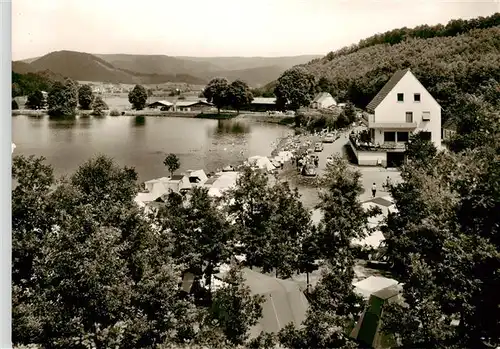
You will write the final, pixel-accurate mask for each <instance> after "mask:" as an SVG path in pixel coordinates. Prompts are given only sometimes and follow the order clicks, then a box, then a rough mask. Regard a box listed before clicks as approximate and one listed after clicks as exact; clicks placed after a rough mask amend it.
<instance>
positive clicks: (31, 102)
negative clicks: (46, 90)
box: [25, 90, 45, 109]
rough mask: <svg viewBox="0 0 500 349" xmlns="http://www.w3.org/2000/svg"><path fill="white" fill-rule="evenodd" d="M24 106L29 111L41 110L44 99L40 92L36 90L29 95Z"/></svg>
mask: <svg viewBox="0 0 500 349" xmlns="http://www.w3.org/2000/svg"><path fill="white" fill-rule="evenodd" d="M25 105H26V107H27V108H29V109H42V108H43V107H44V105H45V98H44V97H43V93H42V91H38V90H37V91H33V92H32V93H30V94H29V95H28V99H27V100H26V104H25Z"/></svg>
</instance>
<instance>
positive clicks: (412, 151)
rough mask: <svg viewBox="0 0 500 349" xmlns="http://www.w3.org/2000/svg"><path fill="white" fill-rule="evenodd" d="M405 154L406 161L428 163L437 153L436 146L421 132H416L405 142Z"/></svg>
mask: <svg viewBox="0 0 500 349" xmlns="http://www.w3.org/2000/svg"><path fill="white" fill-rule="evenodd" d="M405 154H406V157H407V159H408V161H417V162H420V163H421V164H424V163H426V162H427V163H430V160H432V158H434V157H435V156H436V154H437V148H436V146H435V145H434V143H432V142H431V141H430V140H427V139H425V138H423V137H422V134H421V132H418V133H415V134H412V135H411V136H410V139H409V140H408V142H407V143H406V153H405Z"/></svg>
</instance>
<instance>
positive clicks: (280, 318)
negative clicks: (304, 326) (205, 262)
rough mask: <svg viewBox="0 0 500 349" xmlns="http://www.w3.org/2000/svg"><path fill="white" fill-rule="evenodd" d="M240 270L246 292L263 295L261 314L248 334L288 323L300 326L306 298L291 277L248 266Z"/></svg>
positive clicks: (265, 330)
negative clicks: (247, 289)
mask: <svg viewBox="0 0 500 349" xmlns="http://www.w3.org/2000/svg"><path fill="white" fill-rule="evenodd" d="M242 273H243V278H244V280H245V284H246V285H247V286H248V287H249V288H250V292H251V293H252V294H253V295H256V294H258V295H262V296H264V303H262V317H261V318H260V320H259V322H258V323H257V324H256V325H255V326H253V327H252V328H251V329H250V331H249V332H250V333H249V334H250V338H255V337H257V336H258V335H259V334H260V333H261V332H262V331H263V332H267V333H277V332H278V331H280V330H281V329H282V328H284V327H285V326H286V325H287V324H289V323H292V324H294V325H295V326H296V327H298V326H300V324H301V323H302V321H304V319H305V318H306V312H307V308H308V306H309V302H308V301H307V298H306V297H305V295H304V293H303V292H302V291H301V290H300V288H299V285H298V284H297V283H296V282H295V281H291V280H281V279H277V278H275V277H272V276H267V275H264V274H262V273H259V272H256V271H253V270H251V269H249V268H244V269H242ZM223 275H224V273H219V274H218V275H217V276H216V278H218V279H219V280H220V279H221V278H222V277H223ZM214 284H215V282H214Z"/></svg>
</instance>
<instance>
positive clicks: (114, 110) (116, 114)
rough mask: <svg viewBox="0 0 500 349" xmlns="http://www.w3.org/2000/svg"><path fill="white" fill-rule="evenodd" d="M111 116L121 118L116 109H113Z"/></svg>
mask: <svg viewBox="0 0 500 349" xmlns="http://www.w3.org/2000/svg"><path fill="white" fill-rule="evenodd" d="M109 115H110V116H120V112H119V111H118V110H116V109H113V110H112V111H111V112H110V113H109Z"/></svg>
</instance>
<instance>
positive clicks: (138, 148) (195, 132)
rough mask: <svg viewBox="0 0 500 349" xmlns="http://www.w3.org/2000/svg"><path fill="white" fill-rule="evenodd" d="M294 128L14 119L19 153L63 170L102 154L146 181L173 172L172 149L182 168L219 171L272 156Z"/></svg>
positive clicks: (197, 121)
mask: <svg viewBox="0 0 500 349" xmlns="http://www.w3.org/2000/svg"><path fill="white" fill-rule="evenodd" d="M146 118H147V120H146ZM290 133H292V130H291V129H290V128H287V127H284V126H279V125H273V124H260V123H252V122H251V121H235V120H220V121H218V120H209V119H196V118H180V117H179V118H167V117H164V118H148V117H129V116H118V117H105V118H99V119H98V118H95V117H90V118H80V117H78V118H75V119H53V118H48V117H38V118H32V117H28V116H25V115H19V116H18V117H16V118H12V141H13V142H14V143H15V144H16V146H17V148H16V151H15V153H14V155H20V154H23V155H32V154H34V155H36V156H44V157H45V158H46V159H47V163H49V164H51V165H52V166H53V167H54V171H55V174H56V175H61V174H67V173H71V172H73V171H74V170H76V169H77V168H78V166H79V165H81V164H82V163H83V162H84V161H86V160H88V159H89V158H91V157H92V156H94V155H95V154H98V153H101V154H105V155H107V156H110V157H112V158H114V159H115V160H116V161H117V162H118V163H119V164H120V165H122V166H125V165H127V166H133V167H135V168H136V170H137V172H138V174H139V177H140V180H143V181H144V180H148V179H151V178H157V177H162V176H165V175H168V171H167V170H166V169H165V166H164V165H163V159H164V158H165V154H168V153H174V154H177V155H178V156H179V158H180V161H181V168H180V169H179V172H182V171H186V170H188V169H200V168H203V169H205V170H207V171H214V170H216V169H217V168H223V167H225V166H227V165H230V164H233V165H234V164H237V163H239V162H241V161H244V160H245V159H246V158H248V157H249V156H253V155H270V153H271V151H272V143H273V142H274V141H275V140H276V139H277V138H279V137H286V136H287V135H288V134H290Z"/></svg>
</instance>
